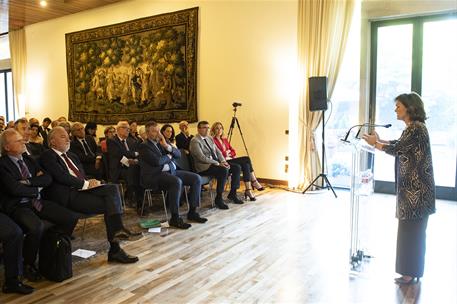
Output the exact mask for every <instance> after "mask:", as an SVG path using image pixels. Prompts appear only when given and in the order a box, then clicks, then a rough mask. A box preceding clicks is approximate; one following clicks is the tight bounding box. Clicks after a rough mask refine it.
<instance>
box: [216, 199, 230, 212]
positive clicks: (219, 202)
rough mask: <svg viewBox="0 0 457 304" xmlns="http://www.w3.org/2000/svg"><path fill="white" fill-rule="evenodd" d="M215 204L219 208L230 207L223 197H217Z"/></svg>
mask: <svg viewBox="0 0 457 304" xmlns="http://www.w3.org/2000/svg"><path fill="white" fill-rule="evenodd" d="M214 204H215V205H216V207H217V208H219V209H224V210H225V209H228V208H229V207H228V206H227V205H226V204H225V203H224V200H223V199H217V198H216V199H215V201H214Z"/></svg>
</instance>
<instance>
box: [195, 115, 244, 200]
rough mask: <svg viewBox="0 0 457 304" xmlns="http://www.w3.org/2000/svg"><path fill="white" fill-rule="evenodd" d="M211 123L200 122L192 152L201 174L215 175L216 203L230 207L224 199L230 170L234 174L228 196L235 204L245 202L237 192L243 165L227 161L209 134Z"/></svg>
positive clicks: (196, 168) (197, 169) (196, 167)
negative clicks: (223, 194)
mask: <svg viewBox="0 0 457 304" xmlns="http://www.w3.org/2000/svg"><path fill="white" fill-rule="evenodd" d="M208 131H209V123H208V122H207V121H200V122H199V123H198V134H197V135H196V136H195V137H194V138H192V140H191V141H190V147H189V148H190V154H191V155H192V158H193V160H194V165H195V170H196V171H197V172H198V174H200V175H208V176H214V177H215V178H216V180H217V187H216V198H215V201H214V202H215V204H216V206H217V207H218V208H220V209H228V206H227V205H226V204H225V203H224V200H223V199H222V193H223V192H224V188H225V182H226V181H227V177H228V174H229V172H230V173H231V174H232V181H231V186H230V193H229V194H228V196H227V198H228V199H229V200H231V201H232V202H233V203H235V204H243V201H242V200H240V199H239V198H238V196H237V194H236V190H237V189H238V188H239V187H240V173H241V167H240V165H238V164H233V165H230V164H229V163H227V162H226V161H225V158H224V156H223V155H222V153H221V151H219V149H218V148H217V147H216V145H215V144H214V141H213V139H212V138H211V136H209V134H208Z"/></svg>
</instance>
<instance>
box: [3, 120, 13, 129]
mask: <svg viewBox="0 0 457 304" xmlns="http://www.w3.org/2000/svg"><path fill="white" fill-rule="evenodd" d="M12 128H14V120H10V121H8V123H7V124H6V127H5V130H6V129H12Z"/></svg>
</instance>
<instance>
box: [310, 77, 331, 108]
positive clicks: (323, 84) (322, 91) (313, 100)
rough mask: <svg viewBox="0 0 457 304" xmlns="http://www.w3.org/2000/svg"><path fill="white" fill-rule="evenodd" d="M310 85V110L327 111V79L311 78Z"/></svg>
mask: <svg viewBox="0 0 457 304" xmlns="http://www.w3.org/2000/svg"><path fill="white" fill-rule="evenodd" d="M308 85H309V110H310V111H311V112H314V111H325V110H327V77H310V78H309V79H308Z"/></svg>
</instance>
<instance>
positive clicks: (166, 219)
mask: <svg viewBox="0 0 457 304" xmlns="http://www.w3.org/2000/svg"><path fill="white" fill-rule="evenodd" d="M160 192H161V193H162V201H163V210H164V211H165V222H168V212H167V194H168V193H166V192H164V191H160Z"/></svg>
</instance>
